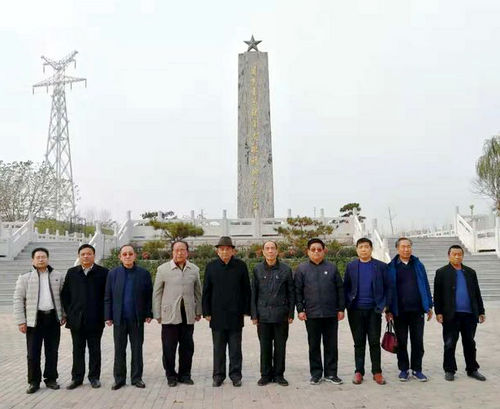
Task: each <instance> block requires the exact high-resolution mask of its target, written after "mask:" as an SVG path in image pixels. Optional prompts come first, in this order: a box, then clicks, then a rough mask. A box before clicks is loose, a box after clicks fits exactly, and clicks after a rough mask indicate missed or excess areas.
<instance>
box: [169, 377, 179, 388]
mask: <svg viewBox="0 0 500 409" xmlns="http://www.w3.org/2000/svg"><path fill="white" fill-rule="evenodd" d="M167 383H168V386H171V387H173V386H177V380H176V379H167Z"/></svg>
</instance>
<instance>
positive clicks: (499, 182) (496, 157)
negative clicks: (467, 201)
mask: <svg viewBox="0 0 500 409" xmlns="http://www.w3.org/2000/svg"><path fill="white" fill-rule="evenodd" d="M476 173H477V178H476V179H475V180H474V182H473V184H474V190H475V191H476V193H479V194H480V195H483V196H486V197H489V198H490V199H492V200H493V202H494V203H495V208H496V210H497V213H498V214H500V136H498V135H497V136H493V137H492V138H490V139H487V140H486V141H485V142H484V146H483V155H482V156H480V157H479V159H478V161H477V162H476Z"/></svg>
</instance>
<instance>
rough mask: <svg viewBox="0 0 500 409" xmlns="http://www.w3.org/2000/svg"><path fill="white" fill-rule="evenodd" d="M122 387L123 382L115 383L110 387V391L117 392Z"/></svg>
mask: <svg viewBox="0 0 500 409" xmlns="http://www.w3.org/2000/svg"><path fill="white" fill-rule="evenodd" d="M122 386H125V382H115V383H114V384H113V386H111V390H112V391H117V390H118V389H120V388H121V387H122Z"/></svg>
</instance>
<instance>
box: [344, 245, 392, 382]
mask: <svg viewBox="0 0 500 409" xmlns="http://www.w3.org/2000/svg"><path fill="white" fill-rule="evenodd" d="M372 251H373V244H372V242H371V240H370V239H367V238H365V237H362V238H360V239H359V240H358V241H357V242H356V252H357V254H358V259H356V260H354V261H351V262H350V263H349V264H348V265H347V267H346V271H345V275H344V291H345V303H346V308H347V319H348V321H349V327H350V328H351V333H352V338H353V341H354V363H355V370H354V377H353V379H352V382H353V383H354V384H355V385H359V384H361V382H363V376H364V374H365V349H366V339H367V338H368V345H369V346H370V359H371V361H372V374H373V380H374V381H375V382H377V383H378V384H379V385H384V384H385V379H384V377H383V376H382V367H381V363H380V355H381V351H380V333H381V328H380V327H381V323H382V312H384V311H385V310H386V309H387V306H388V305H390V300H391V291H392V288H391V281H390V279H389V278H388V276H387V264H385V263H384V262H382V261H380V260H377V259H374V258H372Z"/></svg>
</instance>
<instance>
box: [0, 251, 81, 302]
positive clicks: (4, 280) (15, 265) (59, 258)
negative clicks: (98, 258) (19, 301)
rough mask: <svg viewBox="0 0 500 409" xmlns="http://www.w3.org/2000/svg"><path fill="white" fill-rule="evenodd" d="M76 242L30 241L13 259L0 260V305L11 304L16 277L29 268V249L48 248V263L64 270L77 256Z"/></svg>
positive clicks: (70, 265)
mask: <svg viewBox="0 0 500 409" xmlns="http://www.w3.org/2000/svg"><path fill="white" fill-rule="evenodd" d="M79 245H80V243H78V242H70V241H66V242H40V243H30V244H28V245H27V246H26V247H25V248H24V250H23V251H22V252H21V253H20V254H19V255H18V256H17V257H16V258H15V259H14V260H13V261H0V306H1V305H12V296H13V294H14V288H15V286H16V281H17V277H18V276H19V275H20V274H24V273H26V272H28V271H29V270H30V268H31V251H32V250H33V249H34V248H36V247H45V248H46V249H47V250H49V253H50V257H49V264H50V265H51V266H52V267H53V268H54V269H55V270H58V271H61V272H66V271H67V270H68V268H70V267H72V266H73V265H74V263H75V260H76V257H77V251H78V247H79Z"/></svg>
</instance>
